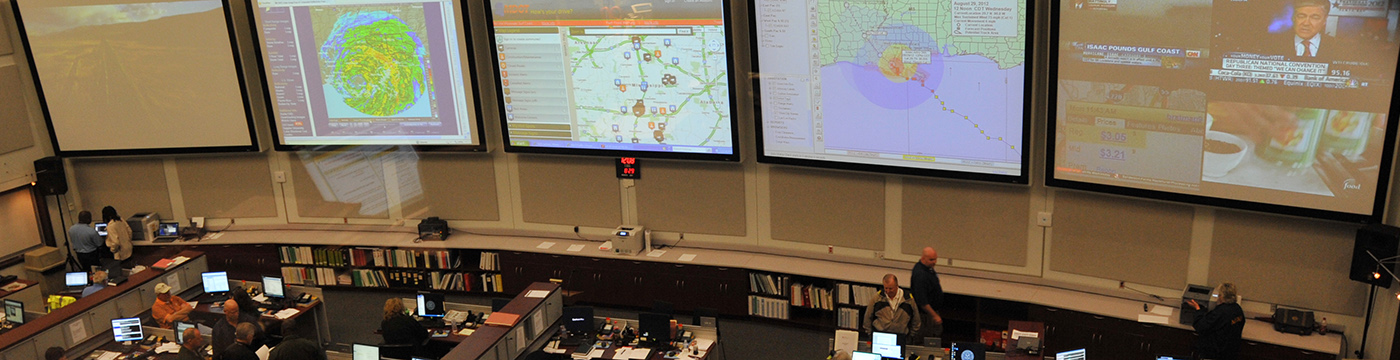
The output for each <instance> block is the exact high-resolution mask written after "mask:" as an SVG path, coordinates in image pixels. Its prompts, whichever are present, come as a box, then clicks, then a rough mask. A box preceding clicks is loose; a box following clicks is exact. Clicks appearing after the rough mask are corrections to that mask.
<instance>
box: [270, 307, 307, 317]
mask: <svg viewBox="0 0 1400 360" xmlns="http://www.w3.org/2000/svg"><path fill="white" fill-rule="evenodd" d="M300 312H301V311H299V310H297V309H296V308H286V309H282V311H278V312H277V314H273V316H274V317H277V319H279V320H285V319H287V318H289V317H292V316H296V314H297V313H300Z"/></svg>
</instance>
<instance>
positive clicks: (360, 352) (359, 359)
mask: <svg viewBox="0 0 1400 360" xmlns="http://www.w3.org/2000/svg"><path fill="white" fill-rule="evenodd" d="M350 356H351V358H352V360H379V347H378V346H374V345H365V344H353V345H350Z"/></svg>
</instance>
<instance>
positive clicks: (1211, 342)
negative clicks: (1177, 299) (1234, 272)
mask: <svg viewBox="0 0 1400 360" xmlns="http://www.w3.org/2000/svg"><path fill="white" fill-rule="evenodd" d="M1238 293H1239V292H1238V290H1237V289H1235V284H1232V283H1228V282H1227V283H1222V284H1220V286H1218V287H1216V288H1215V294H1216V295H1218V296H1219V297H1220V300H1219V301H1220V304H1219V305H1216V306H1215V308H1214V309H1211V310H1210V311H1209V312H1207V313H1206V314H1205V315H1202V316H1200V317H1197V318H1196V322H1195V323H1193V324H1191V327H1193V328H1195V329H1196V333H1197V334H1200V336H1199V337H1197V338H1196V343H1195V344H1193V345H1192V346H1191V350H1192V351H1194V352H1195V353H1196V356H1197V358H1198V359H1202V360H1234V359H1236V358H1238V357H1239V355H1240V337H1241V335H1242V334H1243V332H1244V322H1245V319H1244V309H1243V308H1240V304H1238V301H1237V300H1236V299H1237V297H1236V294H1238ZM1186 304H1187V305H1191V307H1193V308H1196V310H1201V304H1198V303H1196V300H1188V301H1187V302H1186Z"/></svg>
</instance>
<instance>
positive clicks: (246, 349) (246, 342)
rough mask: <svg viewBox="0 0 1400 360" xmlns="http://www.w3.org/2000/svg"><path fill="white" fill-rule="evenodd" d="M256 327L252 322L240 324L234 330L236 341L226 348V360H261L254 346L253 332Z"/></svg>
mask: <svg viewBox="0 0 1400 360" xmlns="http://www.w3.org/2000/svg"><path fill="white" fill-rule="evenodd" d="M254 331H256V327H255V326H253V324H252V323H242V324H238V328H236V329H235V330H234V338H235V339H234V343H233V344H232V345H229V346H228V348H225V349H224V357H223V359H224V360H260V359H259V358H258V353H257V349H256V348H254V347H253V332H254Z"/></svg>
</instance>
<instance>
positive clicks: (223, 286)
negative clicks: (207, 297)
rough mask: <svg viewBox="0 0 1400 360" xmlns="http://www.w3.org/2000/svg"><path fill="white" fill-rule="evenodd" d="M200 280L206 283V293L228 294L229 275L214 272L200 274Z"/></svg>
mask: <svg viewBox="0 0 1400 360" xmlns="http://www.w3.org/2000/svg"><path fill="white" fill-rule="evenodd" d="M199 278H200V280H201V281H203V283H204V292H205V293H208V294H217V293H225V292H228V290H229V288H228V273H227V272H223V271H212V272H206V273H200V274H199Z"/></svg>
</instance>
